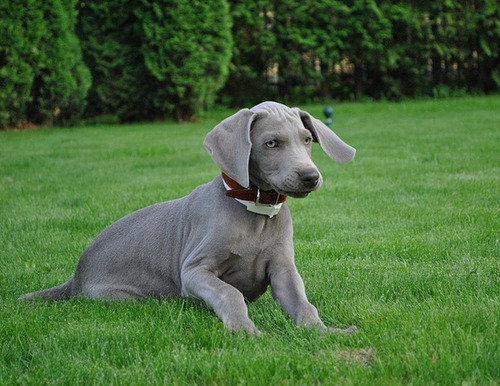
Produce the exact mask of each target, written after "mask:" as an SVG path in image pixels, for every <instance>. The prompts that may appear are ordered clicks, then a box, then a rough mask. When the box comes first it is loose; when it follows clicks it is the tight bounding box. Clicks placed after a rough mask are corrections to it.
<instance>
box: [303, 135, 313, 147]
mask: <svg viewBox="0 0 500 386" xmlns="http://www.w3.org/2000/svg"><path fill="white" fill-rule="evenodd" d="M311 142H312V138H311V137H307V138H306V140H305V141H304V143H305V144H306V145H309V144H310V143H311Z"/></svg>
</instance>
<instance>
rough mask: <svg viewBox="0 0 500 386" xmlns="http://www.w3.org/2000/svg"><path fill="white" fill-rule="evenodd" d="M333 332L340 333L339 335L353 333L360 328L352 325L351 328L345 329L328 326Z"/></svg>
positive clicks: (330, 331) (329, 330)
mask: <svg viewBox="0 0 500 386" xmlns="http://www.w3.org/2000/svg"><path fill="white" fill-rule="evenodd" d="M327 331H328V332H329V333H331V334H339V335H346V336H349V335H353V334H356V333H358V332H359V330H358V328H357V327H356V326H351V327H349V328H346V329H345V330H344V329H342V328H333V327H328V330H327Z"/></svg>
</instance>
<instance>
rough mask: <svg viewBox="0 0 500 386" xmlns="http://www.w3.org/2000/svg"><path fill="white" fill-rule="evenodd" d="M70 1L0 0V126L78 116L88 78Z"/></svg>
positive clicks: (57, 121) (68, 120)
mask: <svg viewBox="0 0 500 386" xmlns="http://www.w3.org/2000/svg"><path fill="white" fill-rule="evenodd" d="M75 2H76V1H61V0H47V1H43V2H40V1H36V0H17V1H11V2H8V1H3V2H0V14H1V15H2V17H1V18H0V127H2V126H16V125H20V124H22V123H23V122H32V123H35V124H73V123H75V122H77V121H78V119H79V118H80V117H81V114H82V112H83V109H84V107H85V98H86V95H87V90H88V89H89V87H90V84H91V78H90V74H89V71H88V69H87V67H86V66H85V64H84V63H83V61H82V55H81V49H80V42H79V40H78V38H77V37H76V35H75V33H74V26H75V22H76V11H75Z"/></svg>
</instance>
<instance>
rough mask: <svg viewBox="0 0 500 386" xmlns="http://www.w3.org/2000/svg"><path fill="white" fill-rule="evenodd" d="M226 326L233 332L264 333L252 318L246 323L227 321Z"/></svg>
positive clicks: (257, 334)
mask: <svg viewBox="0 0 500 386" xmlns="http://www.w3.org/2000/svg"><path fill="white" fill-rule="evenodd" d="M224 326H225V327H226V328H227V329H228V330H229V331H231V332H238V333H246V334H249V335H254V336H260V335H262V333H261V332H260V331H259V330H258V329H257V327H255V324H254V323H253V322H252V321H251V320H248V321H246V322H244V323H241V322H240V323H225V324H224Z"/></svg>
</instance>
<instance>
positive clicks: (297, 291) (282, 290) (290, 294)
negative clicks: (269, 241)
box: [270, 265, 326, 329]
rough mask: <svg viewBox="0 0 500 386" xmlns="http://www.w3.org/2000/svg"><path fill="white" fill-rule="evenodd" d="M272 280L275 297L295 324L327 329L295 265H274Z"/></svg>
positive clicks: (271, 273)
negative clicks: (308, 297)
mask: <svg viewBox="0 0 500 386" xmlns="http://www.w3.org/2000/svg"><path fill="white" fill-rule="evenodd" d="M270 281H271V291H272V295H273V298H274V299H275V300H276V301H277V302H278V303H279V304H280V306H281V308H283V311H285V313H286V314H287V315H288V316H289V317H290V318H291V319H292V320H293V321H294V322H295V324H297V325H305V326H309V327H319V328H320V329H326V326H325V325H324V324H323V322H322V321H321V319H320V318H319V315H318V310H317V309H316V307H314V306H313V305H312V304H311V303H310V302H309V300H307V296H306V290H305V287H304V282H303V281H302V278H301V277H300V275H299V273H298V271H297V269H296V268H295V266H293V265H292V266H281V267H274V269H273V270H272V271H271V272H270Z"/></svg>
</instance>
